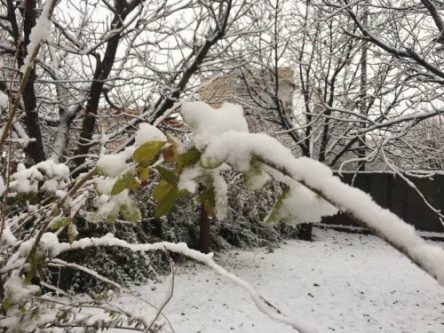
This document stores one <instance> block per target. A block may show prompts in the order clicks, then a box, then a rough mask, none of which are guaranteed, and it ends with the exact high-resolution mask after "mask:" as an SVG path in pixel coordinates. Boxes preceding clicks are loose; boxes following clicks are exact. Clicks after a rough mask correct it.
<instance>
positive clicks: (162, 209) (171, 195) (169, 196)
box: [154, 187, 180, 218]
mask: <svg viewBox="0 0 444 333" xmlns="http://www.w3.org/2000/svg"><path fill="white" fill-rule="evenodd" d="M179 197H180V193H179V190H178V189H177V187H172V188H171V189H170V190H169V191H168V192H167V193H165V194H164V195H163V196H162V199H161V200H160V201H159V203H158V205H157V206H156V208H155V210H154V216H155V217H156V218H159V217H162V216H164V215H166V214H168V213H169V212H170V211H171V209H173V207H174V204H175V203H176V201H177V199H179Z"/></svg>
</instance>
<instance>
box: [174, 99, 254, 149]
mask: <svg viewBox="0 0 444 333" xmlns="http://www.w3.org/2000/svg"><path fill="white" fill-rule="evenodd" d="M182 116H183V119H184V120H185V122H186V123H187V125H188V126H189V127H190V128H191V129H192V131H193V141H194V143H195V144H196V146H197V148H199V149H200V148H203V147H205V146H206V145H207V144H208V143H209V142H210V140H211V139H212V138H213V137H215V136H217V135H219V134H222V133H225V132H228V131H237V132H244V133H248V124H247V121H246V120H245V118H244V116H243V109H242V106H240V105H235V104H230V103H224V104H222V106H221V107H220V108H219V109H213V108H212V107H211V106H209V105H208V104H206V103H203V102H187V103H183V105H182Z"/></svg>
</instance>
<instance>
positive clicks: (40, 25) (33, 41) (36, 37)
mask: <svg viewBox="0 0 444 333" xmlns="http://www.w3.org/2000/svg"><path fill="white" fill-rule="evenodd" d="M53 2H54V1H50V0H48V1H46V2H45V5H44V6H43V9H42V13H41V14H40V17H39V18H38V20H37V22H36V24H35V26H34V27H33V28H32V30H31V35H30V36H29V43H28V45H27V46H26V58H25V60H24V61H23V66H22V71H24V69H25V68H27V67H30V66H31V62H32V60H33V57H34V53H35V52H36V50H37V48H38V47H39V46H40V43H41V42H42V41H45V40H46V39H48V37H49V34H50V33H51V21H50V20H49V19H48V18H49V16H50V9H51V6H52V4H53Z"/></svg>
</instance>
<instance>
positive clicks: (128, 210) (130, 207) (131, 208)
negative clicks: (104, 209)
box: [120, 203, 142, 222]
mask: <svg viewBox="0 0 444 333" xmlns="http://www.w3.org/2000/svg"><path fill="white" fill-rule="evenodd" d="M120 214H122V217H123V219H124V220H126V221H130V222H140V220H141V219H142V214H141V213H140V210H139V208H138V207H136V206H135V205H134V204H133V203H125V204H122V205H121V206H120Z"/></svg>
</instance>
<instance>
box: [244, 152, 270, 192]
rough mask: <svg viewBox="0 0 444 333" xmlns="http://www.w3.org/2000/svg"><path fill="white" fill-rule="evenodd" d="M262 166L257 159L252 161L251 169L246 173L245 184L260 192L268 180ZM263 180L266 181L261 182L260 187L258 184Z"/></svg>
mask: <svg viewBox="0 0 444 333" xmlns="http://www.w3.org/2000/svg"><path fill="white" fill-rule="evenodd" d="M261 166H262V164H261V162H259V161H258V160H256V159H252V160H251V162H250V168H249V169H248V171H247V172H245V173H244V175H243V176H244V182H245V185H246V186H247V187H248V188H249V189H252V190H259V189H260V188H261V187H262V185H263V183H265V181H266V179H267V178H266V175H265V174H264V171H263V170H262V167H261ZM261 178H262V179H263V180H265V181H264V182H262V181H259V183H260V185H259V186H258V185H257V182H258V180H259V179H261ZM262 179H261V180H262Z"/></svg>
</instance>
